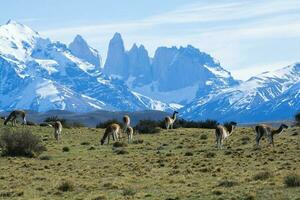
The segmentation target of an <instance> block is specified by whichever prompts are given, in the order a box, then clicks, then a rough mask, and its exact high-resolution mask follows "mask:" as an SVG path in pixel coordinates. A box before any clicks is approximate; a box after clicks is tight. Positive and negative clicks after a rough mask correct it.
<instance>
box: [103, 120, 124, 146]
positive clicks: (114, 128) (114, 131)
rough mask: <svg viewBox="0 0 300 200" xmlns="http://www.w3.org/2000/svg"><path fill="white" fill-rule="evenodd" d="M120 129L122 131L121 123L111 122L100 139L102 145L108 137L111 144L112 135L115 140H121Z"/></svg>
mask: <svg viewBox="0 0 300 200" xmlns="http://www.w3.org/2000/svg"><path fill="white" fill-rule="evenodd" d="M119 131H120V125H119V124H115V123H113V124H110V125H109V126H108V127H106V129H105V132H104V135H103V137H102V139H101V140H100V143H101V145H103V144H104V142H105V140H106V138H107V144H109V139H110V136H112V138H113V140H114V141H116V140H119Z"/></svg>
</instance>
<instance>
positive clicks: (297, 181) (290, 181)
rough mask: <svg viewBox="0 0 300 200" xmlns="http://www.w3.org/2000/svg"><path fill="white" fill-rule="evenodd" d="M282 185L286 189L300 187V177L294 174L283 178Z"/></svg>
mask: <svg viewBox="0 0 300 200" xmlns="http://www.w3.org/2000/svg"><path fill="white" fill-rule="evenodd" d="M284 184H285V185H286V186H287V187H300V176H299V175H296V174H291V175H288V176H286V177H284Z"/></svg>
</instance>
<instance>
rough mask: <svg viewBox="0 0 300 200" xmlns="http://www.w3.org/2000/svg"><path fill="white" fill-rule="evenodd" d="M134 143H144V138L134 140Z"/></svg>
mask: <svg viewBox="0 0 300 200" xmlns="http://www.w3.org/2000/svg"><path fill="white" fill-rule="evenodd" d="M132 143H133V144H143V143H144V140H141V139H138V140H133V142H132Z"/></svg>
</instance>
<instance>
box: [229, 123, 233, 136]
mask: <svg viewBox="0 0 300 200" xmlns="http://www.w3.org/2000/svg"><path fill="white" fill-rule="evenodd" d="M233 129H234V126H233V125H231V126H230V127H229V129H228V136H230V135H231V134H232V132H233Z"/></svg>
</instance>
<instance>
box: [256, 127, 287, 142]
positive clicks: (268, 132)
mask: <svg viewBox="0 0 300 200" xmlns="http://www.w3.org/2000/svg"><path fill="white" fill-rule="evenodd" d="M287 128H288V126H287V125H285V124H281V125H280V127H279V128H278V129H274V128H272V127H271V126H268V125H266V124H259V125H257V126H255V132H256V138H255V141H256V145H257V146H259V141H260V139H261V138H262V137H263V136H266V137H267V138H268V140H269V145H272V146H273V147H274V135H276V134H281V133H282V131H283V129H287Z"/></svg>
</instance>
